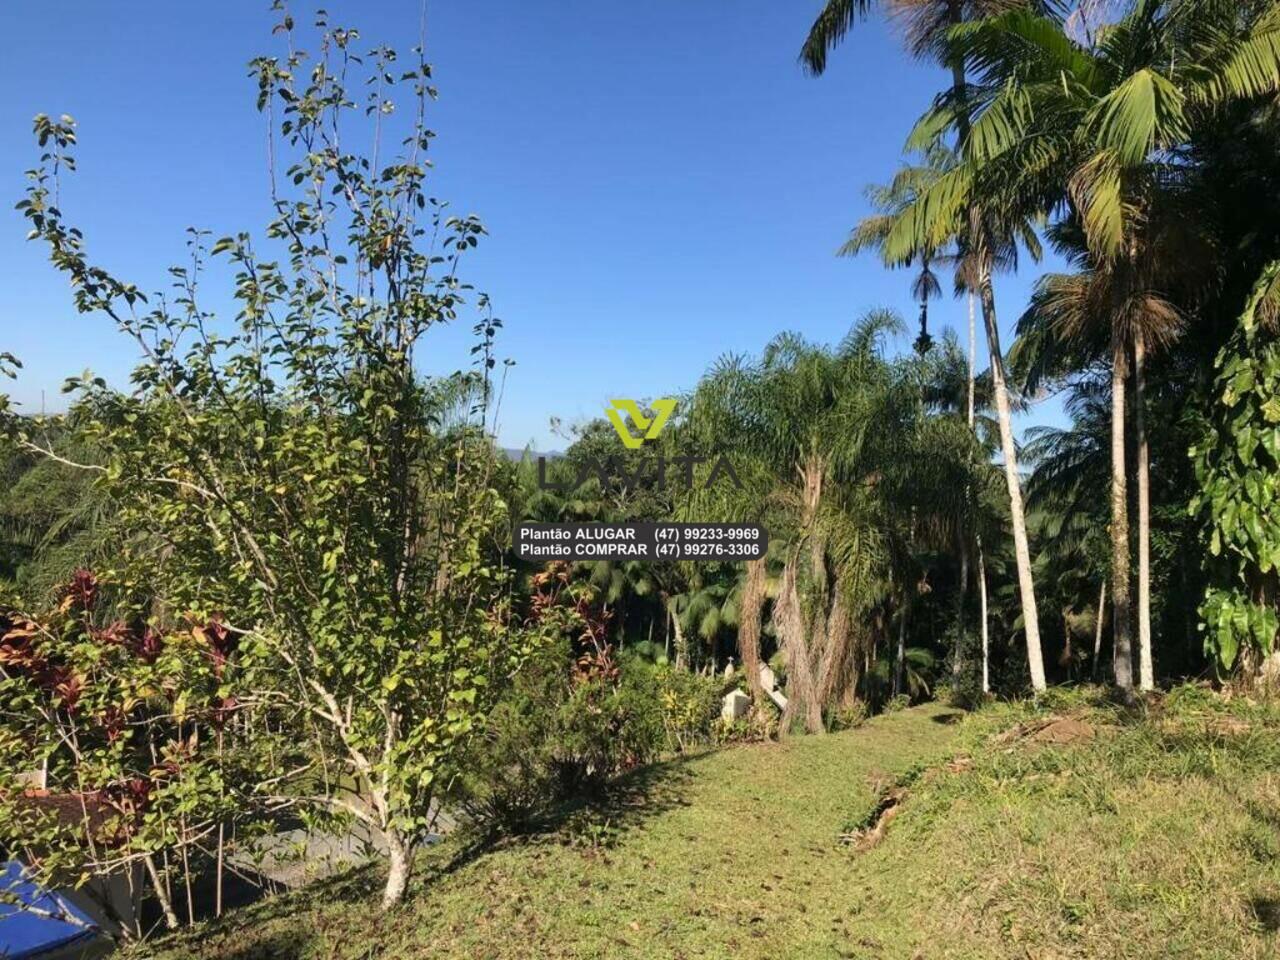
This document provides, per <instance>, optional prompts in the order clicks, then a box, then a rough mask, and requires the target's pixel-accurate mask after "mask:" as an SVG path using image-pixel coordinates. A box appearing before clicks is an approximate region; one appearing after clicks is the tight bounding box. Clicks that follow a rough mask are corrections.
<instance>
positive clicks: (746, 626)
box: [738, 557, 765, 703]
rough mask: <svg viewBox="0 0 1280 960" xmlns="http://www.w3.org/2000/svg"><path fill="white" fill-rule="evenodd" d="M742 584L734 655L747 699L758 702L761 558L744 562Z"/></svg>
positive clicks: (762, 583)
mask: <svg viewBox="0 0 1280 960" xmlns="http://www.w3.org/2000/svg"><path fill="white" fill-rule="evenodd" d="M746 572H747V576H746V581H745V582H744V583H743V586H742V612H741V613H740V614H739V617H738V655H739V656H740V657H741V659H742V669H743V670H745V671H746V673H747V689H748V690H749V691H751V699H752V700H753V701H754V702H756V703H759V702H761V700H762V698H763V697H764V691H763V689H762V688H761V686H760V613H761V611H762V610H763V608H764V592H765V585H764V577H765V568H764V557H761V558H760V559H759V560H748V561H747V571H746Z"/></svg>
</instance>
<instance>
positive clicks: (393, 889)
mask: <svg viewBox="0 0 1280 960" xmlns="http://www.w3.org/2000/svg"><path fill="white" fill-rule="evenodd" d="M386 837H387V860H388V870H387V885H386V887H385V888H384V889H383V891H382V909H383V910H387V909H389V908H391V907H394V906H395V905H396V904H398V903H399V902H400V901H401V900H403V899H404V892H405V890H406V888H408V886H409V868H410V867H411V866H412V864H413V851H412V850H411V849H410V846H409V842H408V840H407V839H406V838H405V837H404V836H403V835H401V833H400V831H398V830H388V831H387V833H386Z"/></svg>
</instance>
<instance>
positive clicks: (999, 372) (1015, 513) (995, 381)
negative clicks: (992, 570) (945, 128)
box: [979, 263, 1046, 693]
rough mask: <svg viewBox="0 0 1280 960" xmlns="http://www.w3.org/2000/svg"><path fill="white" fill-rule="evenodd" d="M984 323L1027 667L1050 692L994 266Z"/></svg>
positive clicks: (985, 284) (985, 280) (1038, 686)
mask: <svg viewBox="0 0 1280 960" xmlns="http://www.w3.org/2000/svg"><path fill="white" fill-rule="evenodd" d="M979 282H980V285H981V286H980V292H981V296H982V321H983V324H984V326H985V327H986V331H987V349H988V351H989V352H990V354H991V379H992V385H993V387H994V390H995V399H996V416H997V418H998V419H999V421H1000V447H1001V450H1002V452H1003V454H1004V476H1005V481H1006V483H1007V484H1008V487H1009V518H1010V521H1011V523H1012V524H1013V552H1014V557H1015V559H1016V561H1017V565H1018V592H1019V594H1020V595H1021V599H1022V623H1023V627H1024V629H1025V631H1026V635H1027V664H1028V666H1029V667H1030V672H1031V688H1032V689H1033V690H1035V691H1036V692H1037V693H1039V692H1041V691H1043V690H1044V689H1046V685H1045V679H1044V655H1043V653H1042V652H1041V650H1040V620H1039V613H1038V612H1037V610H1036V588H1035V581H1034V580H1033V579H1032V576H1031V548H1030V546H1029V545H1028V543H1027V518H1026V514H1025V512H1024V511H1023V508H1022V483H1021V479H1020V478H1019V476H1018V450H1017V446H1016V445H1015V443H1014V440H1013V416H1012V413H1011V412H1010V410H1009V390H1008V387H1007V386H1006V383H1005V373H1004V354H1003V352H1002V351H1001V349H1000V328H999V326H998V324H997V322H996V300H995V291H994V289H993V288H992V284H991V266H990V264H989V263H983V264H982V266H981V275H980V277H979Z"/></svg>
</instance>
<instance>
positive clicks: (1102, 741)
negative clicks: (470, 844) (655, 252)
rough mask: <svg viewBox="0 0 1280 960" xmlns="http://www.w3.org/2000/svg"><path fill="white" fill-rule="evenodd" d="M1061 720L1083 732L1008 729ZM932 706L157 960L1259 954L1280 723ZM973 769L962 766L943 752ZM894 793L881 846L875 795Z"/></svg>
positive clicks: (1271, 887) (1246, 713) (1278, 803)
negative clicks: (386, 907) (383, 891)
mask: <svg viewBox="0 0 1280 960" xmlns="http://www.w3.org/2000/svg"><path fill="white" fill-rule="evenodd" d="M1051 710H1057V711H1070V712H1072V713H1073V714H1075V715H1077V716H1081V717H1082V718H1084V719H1086V720H1088V722H1090V723H1091V724H1092V725H1093V726H1094V727H1095V729H1096V730H1097V731H1098V734H1099V735H1098V736H1097V737H1096V738H1095V739H1094V740H1092V741H1089V742H1084V743H1075V744H1071V745H1065V746H1053V745H1041V744H1038V743H1035V742H1033V741H1032V740H1030V739H1027V738H1018V737H1016V736H1010V735H1009V734H1005V735H1004V736H1003V737H993V734H995V733H996V732H997V731H1000V730H1007V729H1008V728H1010V727H1013V726H1014V725H1015V724H1017V723H1020V722H1024V723H1025V722H1028V721H1034V720H1035V718H1036V717H1037V716H1040V715H1044V714H1046V713H1048V712H1050V711H1051ZM948 714H949V711H946V710H945V709H942V708H939V707H924V708H917V709H913V710H907V711H902V712H898V713H894V714H890V715H887V716H883V717H879V718H876V719H874V720H872V721H871V722H869V723H867V724H866V725H864V726H862V727H860V728H858V729H856V730H851V731H846V732H843V733H838V734H832V735H829V736H825V737H813V738H799V739H794V740H791V741H789V742H787V743H784V744H766V745H759V746H750V747H740V748H734V749H728V750H722V751H718V752H714V753H707V754H703V755H700V756H696V757H692V758H687V759H683V760H679V761H673V762H670V763H667V764H663V765H660V766H657V767H654V768H651V769H649V770H646V771H643V772H641V773H640V774H639V775H637V776H634V777H632V778H631V779H630V780H629V781H627V783H626V784H624V788H625V789H624V791H623V796H624V801H623V803H622V805H621V807H620V808H612V809H613V817H612V819H610V820H607V821H606V820H604V819H602V816H603V815H602V814H600V813H598V812H596V811H591V810H581V811H578V812H577V813H575V814H573V815H571V816H569V817H567V819H566V820H565V821H564V822H563V823H562V824H561V825H560V827H559V829H558V830H557V831H556V832H554V833H551V834H548V835H545V836H542V837H539V838H535V839H531V840H523V841H519V842H509V843H507V844H506V845H504V846H501V847H499V848H497V849H489V850H486V851H483V852H479V853H473V854H472V855H469V856H468V855H465V854H463V853H462V852H460V851H459V850H458V849H457V848H456V847H443V848H438V849H436V850H433V851H431V853H430V854H428V855H427V856H425V857H424V858H423V859H422V861H421V862H420V870H419V875H418V881H417V883H416V885H415V887H414V889H413V891H412V894H413V896H412V901H411V902H410V903H408V904H407V905H406V906H405V907H404V908H402V909H400V910H397V911H395V912H394V913H392V914H390V915H387V916H382V915H379V913H378V911H377V909H376V887H377V880H378V878H377V877H376V876H373V875H372V874H370V873H355V874H353V875H350V876H348V877H345V878H343V879H342V880H340V881H337V882H333V883H329V884H326V885H323V886H319V887H316V888H313V889H310V890H308V891H305V892H303V893H301V894H298V895H294V896H291V897H286V898H280V899H277V900H274V901H269V902H265V903H262V904H259V905H257V906H255V907H251V908H248V909H245V910H242V911H239V912H237V913H236V914H234V915H232V916H229V917H227V918H225V919H224V920H223V921H222V922H220V923H217V924H210V925H206V926H205V927H203V928H201V929H199V930H197V931H195V932H194V933H193V934H185V935H183V936H181V937H178V938H174V939H171V940H168V941H163V942H161V943H158V944H157V945H156V946H155V947H154V948H152V950H151V955H155V956H157V957H164V958H167V960H171V958H178V957H183V958H186V957H194V958H201V960H203V958H213V957H218V958H231V960H247V958H258V957H264V958H265V957H274V958H281V960H286V958H287V960H297V958H312V957H316V958H319V957H325V958H357V957H361V958H365V957H369V958H371V957H388V958H397V960H399V958H437V957H439V958H445V957H450V958H453V957H457V958H493V960H499V958H503V960H505V958H526V957H546V958H560V957H564V958H568V957H574V958H587V957H623V958H627V957H633V958H659V957H661V958H694V957H761V958H764V957H799V958H855V957H856V958H862V957H865V958H873V957H874V958H879V957H885V958H889V957H902V958H916V957H920V958H934V957H955V958H961V957H965V958H968V957H971V958H1003V957H1011V958H1012V957H1017V958H1028V957H1031V958H1045V960H1048V958H1067V957H1081V958H1086V957H1108V958H1109V957H1116V958H1123V957H1141V958H1143V960H1154V958H1163V957H1222V958H1228V957H1231V958H1237V957H1270V956H1274V955H1276V953H1277V950H1278V948H1280V939H1278V938H1277V935H1276V934H1274V933H1273V932H1272V929H1273V928H1274V927H1275V926H1276V925H1277V924H1278V923H1280V868H1278V867H1277V859H1276V858H1277V855H1280V779H1277V775H1278V774H1280V736H1277V734H1280V718H1278V717H1277V715H1276V714H1275V713H1274V712H1272V711H1270V710H1267V709H1264V708H1261V707H1254V706H1251V705H1248V704H1246V703H1244V702H1240V701H1237V702H1236V703H1232V704H1224V703H1223V702H1221V701H1219V700H1217V699H1216V698H1212V697H1208V696H1204V695H1200V694H1198V693H1195V692H1193V691H1181V692H1179V693H1178V694H1175V695H1173V696H1171V697H1169V698H1165V700H1164V701H1163V702H1162V703H1161V704H1159V705H1157V706H1156V707H1153V708H1151V709H1150V710H1146V711H1144V712H1143V713H1142V714H1141V715H1135V714H1130V713H1122V712H1120V711H1117V710H1115V709H1113V708H1110V707H1108V706H1106V705H1105V704H1103V703H1100V702H1094V701H1090V700H1088V699H1087V698H1083V697H1079V696H1077V697H1073V698H1071V699H1069V700H1065V701H1064V700H1062V699H1061V698H1058V699H1056V700H1051V701H1050V702H1049V703H1047V704H1042V705H1041V706H1040V707H1039V708H1032V707H1025V706H1023V707H998V708H992V709H989V710H987V711H984V712H983V713H982V714H979V715H977V716H976V717H972V718H969V719H967V720H965V721H964V722H963V723H959V724H956V723H947V722H941V721H944V720H946V719H948ZM961 754H963V755H966V756H968V757H970V758H971V760H970V762H968V763H967V764H961V765H959V766H957V767H955V768H954V769H952V768H948V766H947V765H946V764H945V761H947V760H949V759H951V758H953V757H956V756H959V755H961ZM891 785H908V789H909V794H908V796H907V799H906V801H905V803H904V804H903V806H902V807H901V808H900V811H899V813H898V815H897V817H896V818H895V819H894V820H893V821H892V824H891V826H890V828H889V830H888V832H887V834H886V836H885V838H884V840H883V842H881V843H880V844H879V845H877V846H875V847H874V848H872V849H869V850H865V851H861V852H859V851H858V850H857V849H856V848H855V847H854V846H851V845H847V844H842V843H841V842H840V840H839V837H840V835H841V833H842V832H845V831H847V830H849V829H850V828H852V827H857V826H860V825H864V823H865V822H866V821H867V819H868V816H867V815H868V811H871V810H873V809H874V808H875V805H876V803H877V799H878V797H879V796H880V791H882V790H883V789H885V788H887V787H889V786H891Z"/></svg>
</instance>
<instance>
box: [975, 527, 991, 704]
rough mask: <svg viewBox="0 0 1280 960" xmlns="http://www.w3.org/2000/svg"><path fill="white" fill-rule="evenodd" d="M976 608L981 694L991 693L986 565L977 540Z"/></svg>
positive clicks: (980, 544)
mask: <svg viewBox="0 0 1280 960" xmlns="http://www.w3.org/2000/svg"><path fill="white" fill-rule="evenodd" d="M978 606H979V608H980V609H981V612H982V692H983V693H984V694H987V693H990V692H991V660H990V638H989V637H988V631H987V563H986V559H985V557H984V556H983V553H982V538H981V537H979V538H978Z"/></svg>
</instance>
